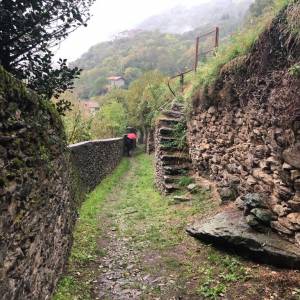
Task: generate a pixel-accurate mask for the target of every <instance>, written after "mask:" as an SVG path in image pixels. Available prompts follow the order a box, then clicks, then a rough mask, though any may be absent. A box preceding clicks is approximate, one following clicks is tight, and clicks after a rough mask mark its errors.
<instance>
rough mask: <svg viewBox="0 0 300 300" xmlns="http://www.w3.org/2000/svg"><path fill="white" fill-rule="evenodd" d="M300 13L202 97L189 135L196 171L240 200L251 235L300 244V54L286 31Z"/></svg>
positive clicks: (283, 17)
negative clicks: (269, 233) (271, 234)
mask: <svg viewBox="0 0 300 300" xmlns="http://www.w3.org/2000/svg"><path fill="white" fill-rule="evenodd" d="M299 7H300V6H299V4H295V5H294V6H293V7H292V8H290V9H287V10H286V11H285V12H282V13H281V14H280V15H279V17H278V18H277V19H275V20H274V22H273V24H272V25H271V27H270V28H269V29H268V31H266V32H265V33H263V34H262V36H261V37H260V39H259V41H258V42H257V43H256V45H255V46H254V48H253V50H252V51H251V53H250V54H249V55H248V56H245V57H242V58H238V59H235V60H234V61H232V62H230V63H229V64H227V65H225V66H224V67H223V68H222V70H221V72H220V76H219V78H218V80H217V81H216V83H215V84H214V85H213V86H210V87H206V88H204V89H203V90H201V91H200V92H199V94H197V95H196V96H195V98H194V110H193V113H192V116H191V120H190V122H189V126H188V127H189V145H190V155H191V158H192V162H193V168H194V170H195V171H196V172H198V174H199V175H201V176H204V177H207V178H209V179H210V180H212V181H214V182H216V183H217V186H218V189H219V192H220V196H221V198H222V199H223V200H235V199H237V205H238V206H239V207H241V208H242V209H244V212H245V217H246V218H247V222H248V224H249V225H250V226H251V227H253V228H254V229H256V230H259V231H264V229H266V228H270V227H271V228H272V229H273V230H274V231H276V232H278V233H280V234H281V235H283V236H284V237H286V238H288V239H289V240H290V241H292V242H295V241H296V242H298V243H299V244H300V114H299V111H300V110H299V107H300V78H299V76H297V75H296V74H294V73H293V72H292V71H291V70H292V69H293V66H295V65H297V63H299V62H300V50H299V49H300V47H299V44H298V46H297V40H296V39H295V38H293V36H292V35H291V34H290V33H289V30H288V28H286V27H287V26H288V25H286V24H287V20H288V18H289V14H290V11H292V10H293V11H295V10H297V9H298V11H300V8H299Z"/></svg>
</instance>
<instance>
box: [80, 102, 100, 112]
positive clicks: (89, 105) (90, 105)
mask: <svg viewBox="0 0 300 300" xmlns="http://www.w3.org/2000/svg"><path fill="white" fill-rule="evenodd" d="M83 108H84V110H85V112H86V113H88V114H89V115H94V114H95V113H96V112H97V111H98V110H99V109H100V105H99V103H97V102H96V101H90V100H89V101H83Z"/></svg>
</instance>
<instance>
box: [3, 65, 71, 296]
mask: <svg viewBox="0 0 300 300" xmlns="http://www.w3.org/2000/svg"><path fill="white" fill-rule="evenodd" d="M65 140H66V139H65V135H64V132H63V126H62V123H61V119H60V117H59V116H58V115H57V113H56V111H55V109H54V108H53V107H52V105H51V104H50V103H49V102H44V101H42V100H41V99H39V98H38V97H37V96H36V95H35V94H34V93H32V92H30V91H28V90H26V88H25V87H24V85H23V84H22V83H20V82H18V81H17V80H15V79H14V78H13V76H11V75H10V74H8V73H6V72H5V71H4V70H3V69H2V68H0V212H1V213H0V294H1V296H0V298H1V299H22V300H23V299H31V300H32V299H39V300H40V299H49V298H50V296H51V294H52V292H53V290H54V287H55V285H56V282H57V280H58V277H59V275H60V274H61V273H62V271H63V269H64V266H65V263H66V260H67V257H68V254H69V251H70V248H71V245H72V234H71V233H72V230H73V226H74V223H75V219H76V208H75V203H74V202H75V201H74V199H75V197H74V194H73V192H72V190H71V188H70V182H71V180H70V164H69V152H68V150H67V147H66V144H65Z"/></svg>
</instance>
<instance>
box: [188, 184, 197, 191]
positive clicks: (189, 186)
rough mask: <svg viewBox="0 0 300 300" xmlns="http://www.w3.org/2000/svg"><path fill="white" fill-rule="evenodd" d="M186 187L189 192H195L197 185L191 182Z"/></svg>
mask: <svg viewBox="0 0 300 300" xmlns="http://www.w3.org/2000/svg"><path fill="white" fill-rule="evenodd" d="M187 189H188V190H189V191H190V192H191V193H195V192H197V190H198V185H197V184H195V183H191V184H189V185H188V186H187Z"/></svg>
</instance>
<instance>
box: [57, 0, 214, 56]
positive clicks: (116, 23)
mask: <svg viewBox="0 0 300 300" xmlns="http://www.w3.org/2000/svg"><path fill="white" fill-rule="evenodd" d="M207 1H209V0H97V1H96V3H95V4H94V5H93V6H92V8H91V13H92V18H91V20H90V21H89V23H88V26H87V27H83V28H79V29H77V30H76V31H75V32H74V33H73V34H72V35H70V36H69V37H68V39H67V40H65V41H64V42H63V43H62V44H61V45H60V47H59V49H57V50H56V51H54V52H55V53H56V58H59V57H61V58H67V59H68V60H69V61H72V60H74V59H76V58H78V57H80V55H81V54H83V53H84V52H86V51H87V50H88V49H89V48H90V47H91V46H93V45H95V44H97V43H99V42H102V41H106V40H109V39H110V38H111V37H112V36H113V34H114V33H118V32H121V31H123V30H127V29H132V28H133V27H135V26H136V25H138V24H139V23H140V22H141V21H143V20H144V19H146V18H147V17H150V16H152V15H155V14H158V13H160V12H162V11H164V10H167V9H169V8H172V7H174V6H178V5H184V6H193V5H197V4H199V3H201V2H202V3H203V2H207Z"/></svg>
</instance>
